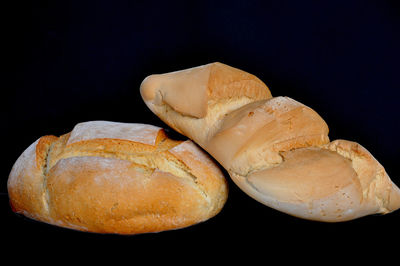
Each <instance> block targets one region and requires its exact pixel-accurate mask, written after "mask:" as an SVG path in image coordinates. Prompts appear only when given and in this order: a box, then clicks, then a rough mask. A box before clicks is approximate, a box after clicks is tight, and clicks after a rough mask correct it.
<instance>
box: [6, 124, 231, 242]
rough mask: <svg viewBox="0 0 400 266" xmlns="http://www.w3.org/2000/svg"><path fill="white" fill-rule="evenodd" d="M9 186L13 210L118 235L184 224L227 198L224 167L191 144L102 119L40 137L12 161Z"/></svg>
mask: <svg viewBox="0 0 400 266" xmlns="http://www.w3.org/2000/svg"><path fill="white" fill-rule="evenodd" d="M107 128H109V129H110V130H107ZM137 129H140V130H139V131H137V135H136V136H132V132H134V131H135V130H137ZM88 132H90V133H88ZM139 132H142V135H140V134H139ZM107 134H108V135H107ZM125 135H126V137H125ZM148 135H151V136H153V140H152V139H151V138H148ZM71 136H73V138H71ZM105 136H109V138H104V137H105ZM98 137H100V138H98ZM101 137H102V138H101ZM115 137H117V138H115ZM133 139H137V140H141V141H143V142H144V143H142V142H140V141H133ZM71 140H74V141H71ZM150 143H153V144H150ZM182 154H183V155H182ZM8 190H9V195H10V202H11V205H12V207H13V210H14V211H16V212H20V213H22V214H24V215H26V216H28V217H31V218H33V219H37V220H40V221H44V222H47V223H50V224H55V225H59V226H63V227H67V228H72V229H76V230H82V231H90V232H100V233H118V234H136V233H145V232H156V231H163V230H169V229H176V228H182V227H185V226H189V225H192V224H195V223H198V222H201V221H204V220H207V219H209V218H210V217H212V216H214V215H216V214H217V213H218V212H219V211H220V210H221V209H222V207H223V205H224V203H225V201H226V199H227V183H226V180H225V178H224V176H223V174H222V172H221V171H220V169H219V168H218V167H216V166H215V164H213V162H212V161H211V159H209V158H208V157H207V155H205V153H204V152H202V151H201V150H200V149H199V148H198V147H196V146H195V145H194V144H193V143H192V142H190V141H183V142H182V141H175V140H172V139H169V138H168V137H167V135H166V134H165V132H164V131H163V130H162V129H160V128H157V127H154V126H150V125H149V126H147V125H142V124H125V123H113V122H105V121H92V122H86V123H81V124H78V125H77V126H76V127H75V128H74V130H73V131H72V132H71V133H68V134H65V135H63V136H61V137H59V138H58V137H55V136H45V137H42V138H40V139H39V140H38V141H36V142H35V143H33V144H32V145H31V146H30V147H29V148H28V149H27V150H26V151H25V152H24V153H23V154H22V155H21V157H20V158H19V159H18V160H17V161H16V163H15V165H14V167H13V169H12V171H11V173H10V176H9V180H8Z"/></svg>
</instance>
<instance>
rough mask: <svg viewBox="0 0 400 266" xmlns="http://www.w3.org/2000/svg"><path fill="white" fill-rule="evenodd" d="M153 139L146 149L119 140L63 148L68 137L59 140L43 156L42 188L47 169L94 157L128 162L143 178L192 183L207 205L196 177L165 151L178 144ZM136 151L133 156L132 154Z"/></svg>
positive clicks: (83, 143) (163, 136)
mask: <svg viewBox="0 0 400 266" xmlns="http://www.w3.org/2000/svg"><path fill="white" fill-rule="evenodd" d="M161 135H162V136H161V137H160V138H157V141H156V145H155V146H152V145H148V144H143V143H138V142H134V141H130V140H123V139H111V138H110V139H92V140H84V141H79V142H75V143H72V144H68V145H66V143H67V142H68V137H69V134H66V135H63V136H61V137H60V138H59V139H58V141H56V143H53V144H52V146H51V149H49V150H48V154H47V155H46V164H45V166H44V167H43V175H44V181H43V186H44V187H45V191H47V188H46V179H47V174H48V172H49V171H50V169H51V168H52V167H53V166H54V165H56V164H57V162H58V161H60V160H62V159H67V158H71V157H84V156H96V157H103V158H113V159H120V160H125V161H129V162H131V163H133V164H135V165H136V166H138V167H140V168H142V170H143V172H142V173H143V174H144V175H150V174H151V173H152V172H153V171H154V170H155V169H159V170H161V171H163V172H167V173H171V174H173V175H175V176H177V177H180V178H185V179H186V180H189V181H191V182H193V184H194V186H193V187H194V188H195V189H196V190H198V191H199V192H200V194H201V195H202V196H203V197H204V199H205V200H206V201H207V202H210V198H209V196H208V194H207V192H206V190H205V188H204V187H203V186H202V185H201V184H200V183H199V182H198V181H197V179H198V178H197V177H196V175H195V174H194V173H193V172H192V171H191V169H190V168H189V167H188V166H187V165H186V164H185V163H184V162H182V161H181V160H180V159H179V158H177V157H175V156H174V155H173V154H171V153H170V152H169V149H171V148H173V147H175V146H177V145H179V144H180V143H182V141H175V140H171V139H168V138H167V137H166V135H165V133H162V134H161ZM132 150H136V152H132ZM43 197H44V204H45V206H47V207H46V208H47V209H48V199H47V194H44V196H43Z"/></svg>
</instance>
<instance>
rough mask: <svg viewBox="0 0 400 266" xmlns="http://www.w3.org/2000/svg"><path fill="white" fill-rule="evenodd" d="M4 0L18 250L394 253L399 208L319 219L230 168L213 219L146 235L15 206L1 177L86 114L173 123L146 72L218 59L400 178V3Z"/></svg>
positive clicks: (4, 209)
mask: <svg viewBox="0 0 400 266" xmlns="http://www.w3.org/2000/svg"><path fill="white" fill-rule="evenodd" d="M3 12H4V13H6V15H7V16H6V18H7V19H6V20H5V23H3V25H4V27H5V29H4V31H3V32H2V35H3V37H4V39H3V42H4V43H5V44H6V49H5V50H3V52H4V54H5V56H6V61H5V63H6V67H7V70H6V72H3V73H4V74H5V76H4V78H3V79H2V94H3V95H4V96H3V97H2V99H3V101H2V105H1V107H0V108H1V117H2V119H3V121H2V123H1V124H0V125H1V130H0V132H1V139H2V140H3V148H2V153H3V154H7V156H4V157H3V158H2V163H1V169H0V171H1V172H0V182H1V183H0V192H1V195H0V196H1V197H0V200H1V213H2V216H1V217H2V218H1V223H3V225H2V226H1V227H0V230H1V232H2V236H3V241H4V242H6V243H9V244H8V247H11V249H12V250H18V251H21V252H22V253H24V252H26V251H27V250H32V249H34V248H35V247H37V248H45V249H46V252H48V251H49V249H51V250H54V251H57V250H58V251H60V252H65V250H64V249H63V248H61V247H63V245H64V244H66V243H71V242H72V243H73V244H71V245H70V244H68V245H69V246H68V247H69V248H70V249H73V250H74V252H73V253H74V254H75V253H79V252H83V253H85V252H84V250H87V249H88V248H89V247H98V248H99V249H96V251H95V252H97V255H96V256H99V254H102V255H103V254H104V255H105V253H101V252H100V251H101V250H103V249H102V248H104V250H106V251H108V252H111V253H112V251H114V250H118V251H119V252H122V251H127V252H128V251H129V252H131V253H132V252H134V253H135V252H136V253H135V254H137V255H138V254H142V252H143V251H144V250H153V249H154V248H156V247H157V248H158V247H161V248H163V249H164V250H165V249H171V250H175V251H176V250H179V249H180V248H186V249H187V250H192V251H193V252H194V253H197V256H199V255H201V254H204V253H205V254H208V253H207V252H210V251H211V252H214V253H219V252H222V249H223V248H226V247H229V248H230V249H228V250H229V251H227V252H222V254H223V256H220V257H221V258H222V259H225V257H226V256H227V257H235V256H245V255H244V253H241V252H243V251H244V248H249V250H251V252H252V255H251V256H252V258H258V257H262V256H264V255H265V254H269V255H268V256H273V255H275V254H276V253H275V251H277V250H282V249H285V250H288V251H289V252H288V253H287V255H286V256H284V257H281V259H283V258H290V257H292V255H290V254H293V253H292V252H293V251H296V250H297V251H300V250H302V249H304V250H305V252H304V253H302V252H299V253H301V255H298V256H297V257H296V256H294V257H295V258H301V257H306V258H308V257H309V256H312V255H310V254H313V253H315V252H319V253H321V254H323V255H324V254H325V255H327V256H328V257H327V258H330V259H332V258H338V257H340V256H343V255H346V254H353V255H354V253H353V249H354V248H356V247H361V246H365V247H366V248H365V249H363V253H362V254H363V255H362V256H361V255H360V256H361V257H364V258H365V257H371V256H372V257H374V256H376V257H378V256H381V255H379V254H382V252H383V253H385V254H387V253H390V252H388V250H385V249H386V247H387V246H390V244H389V241H390V240H392V239H396V237H398V236H399V231H400V230H399V225H400V214H399V212H395V213H392V214H389V215H386V216H369V217H365V218H362V219H358V220H355V221H351V222H346V223H337V224H327V223H318V222H311V221H306V220H301V219H297V218H294V217H291V216H288V215H285V214H282V213H280V212H278V211H275V210H273V209H270V208H268V207H265V206H263V205H261V204H260V203H258V202H256V201H254V200H252V199H251V198H249V197H248V196H246V195H245V194H244V193H243V192H241V191H240V190H239V189H238V188H237V187H235V185H234V184H233V183H232V182H231V181H230V180H229V182H230V195H229V199H228V202H227V203H226V206H225V208H224V209H223V211H222V212H221V213H220V214H219V215H217V216H216V217H215V218H213V219H210V220H209V221H207V222H204V223H202V224H199V225H196V226H193V227H190V228H186V229H182V230H176V231H170V232H163V233H157V234H145V235H138V236H116V235H98V234H89V233H82V232H77V231H72V230H68V229H62V228H58V227H54V226H50V225H47V224H43V223H38V222H34V221H32V220H29V219H26V218H23V217H22V216H17V215H15V214H13V213H12V212H11V209H10V208H9V205H8V197H7V188H6V182H7V178H8V174H9V172H10V169H11V167H12V165H13V163H14V162H15V160H16V159H17V158H18V156H19V155H20V154H21V153H22V152H23V151H24V149H25V148H27V147H28V146H29V145H30V144H31V143H32V142H34V141H35V140H36V139H37V138H39V137H40V136H43V135H47V134H53V135H61V134H64V133H66V132H69V131H70V130H71V129H72V128H73V126H74V125H75V124H76V123H78V122H83V121H89V120H109V121H118V122H136V123H148V124H153V125H158V126H162V127H166V126H165V125H164V124H163V123H162V122H161V121H160V120H159V119H158V118H157V117H156V116H155V115H153V114H152V113H151V112H150V111H149V110H148V109H147V108H146V106H145V105H144V103H143V102H142V100H141V98H140V95H139V91H138V88H139V85H140V83H141V81H142V80H143V79H144V78H145V77H146V76H147V75H149V74H153V73H164V72H169V71H175V70H180V69H185V68H188V67H193V66H198V65H202V64H206V63H210V62H215V61H220V62H222V63H226V64H229V65H231V66H234V67H237V68H240V69H243V70H245V71H247V72H250V73H252V74H255V75H256V76H258V77H259V78H260V79H262V80H263V81H264V82H265V83H266V84H267V85H268V86H269V87H270V89H271V91H272V94H273V95H274V96H280V95H282V96H289V97H291V98H293V99H296V100H298V101H300V102H302V103H304V104H306V105H307V106H310V107H311V108H313V109H314V110H316V111H317V112H318V113H319V114H320V115H321V116H322V117H323V118H324V119H325V121H326V122H327V124H328V125H329V128H330V138H331V140H334V139H338V138H341V139H348V140H353V141H356V142H359V143H360V144H362V145H363V146H364V147H365V148H367V149H368V150H369V151H370V152H371V153H372V154H373V155H374V156H375V158H377V159H378V160H379V162H380V163H381V164H382V165H384V167H385V168H386V170H387V172H388V174H389V176H390V177H391V178H392V180H393V181H394V182H395V183H397V184H398V185H400V171H399V168H398V158H399V155H400V153H399V151H400V145H399V142H398V139H397V137H398V136H397V135H398V132H399V123H398V122H399V114H400V112H399V111H398V108H399V104H398V97H397V96H398V89H399V88H400V81H399V78H398V74H399V69H400V68H399V62H400V52H399V47H400V37H399V36H400V35H399V32H400V5H399V4H398V2H396V1H328V2H327V1H274V2H269V1H219V2H217V1H201V2H189V1H188V2H187V3H177V2H168V1H165V2H163V3H155V2H152V1H93V2H85V1H79V2H78V1H76V2H73V1H48V2H46V1H32V3H30V4H24V5H22V4H16V5H15V6H10V7H5V8H4V9H3ZM176 136H177V135H176ZM39 240H43V243H46V244H45V246H43V245H38V241H39ZM258 240H262V241H261V242H260V243H261V244H255V243H257V242H256V241H258ZM371 241H372V242H371ZM396 242H398V240H397V241H396ZM199 243H203V244H202V245H201V246H198V245H197V244H199ZM204 243H207V244H204ZM334 243H340V244H334ZM256 246H257V247H258V248H256ZM330 247H334V249H330ZM236 250H237V252H236ZM384 250H385V251H384ZM3 251H5V250H4V249H3ZM157 252H158V251H157ZM157 252H156V254H158V253H157ZM176 252H177V251H176ZM129 254H130V253H129ZM171 254H175V253H171ZM246 254H247V253H246ZM305 254H308V255H305ZM22 257H23V256H22ZM156 257H157V256H156ZM156 257H154V258H153V257H149V258H150V259H155V258H156ZM381 257H382V256H381ZM383 257H384V256H383ZM200 262H201V260H200Z"/></svg>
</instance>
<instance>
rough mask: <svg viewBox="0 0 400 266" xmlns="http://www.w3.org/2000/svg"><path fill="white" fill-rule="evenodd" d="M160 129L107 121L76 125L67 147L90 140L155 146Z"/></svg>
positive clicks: (144, 125)
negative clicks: (130, 142) (104, 139)
mask: <svg viewBox="0 0 400 266" xmlns="http://www.w3.org/2000/svg"><path fill="white" fill-rule="evenodd" d="M160 129H161V128H159V127H156V126H152V125H146V124H132V123H119V122H109V121H90V122H83V123H79V124H77V125H76V126H75V127H74V129H73V130H72V132H71V136H70V138H69V139H68V142H67V145H68V144H72V143H74V142H79V141H82V140H91V139H102V138H112V139H124V140H131V141H135V142H140V143H143V144H149V145H155V141H156V137H157V134H158V132H159V131H160Z"/></svg>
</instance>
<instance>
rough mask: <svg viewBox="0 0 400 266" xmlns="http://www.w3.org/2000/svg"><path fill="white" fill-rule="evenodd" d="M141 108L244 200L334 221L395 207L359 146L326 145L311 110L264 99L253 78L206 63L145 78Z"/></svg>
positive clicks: (321, 124) (391, 192) (386, 184)
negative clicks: (206, 158) (199, 151)
mask: <svg viewBox="0 0 400 266" xmlns="http://www.w3.org/2000/svg"><path fill="white" fill-rule="evenodd" d="M140 91H141V95H142V97H143V100H144V101H145V103H146V105H147V106H148V107H149V108H150V109H151V110H152V111H153V112H154V113H155V114H156V115H157V116H159V117H160V118H161V119H162V120H163V121H164V122H165V123H167V124H168V125H169V126H171V127H172V128H174V129H175V130H177V131H178V132H180V133H182V134H183V135H185V136H188V137H189V138H191V139H192V140H194V141H195V142H196V143H198V144H199V145H200V146H201V147H203V148H204V149H205V150H206V151H208V152H209V153H210V154H211V155H212V156H213V157H214V158H215V159H216V160H217V161H218V162H220V163H221V165H222V166H223V167H224V168H226V170H227V171H228V172H229V174H230V176H231V178H232V179H233V181H234V182H235V183H236V184H237V185H238V186H239V187H240V188H241V189H242V190H243V191H244V192H246V193H247V194H248V195H250V196H251V197H253V198H254V199H256V200H258V201H260V202H262V203H263V204H265V205H267V206H270V207H272V208H275V209H277V210H280V211H282V212H285V213H288V214H291V215H294V216H297V217H301V218H305V219H311V220H319V221H326V222H338V221H346V220H351V219H355V218H358V217H361V216H365V215H369V214H374V213H382V214H385V213H388V212H391V211H394V210H396V209H398V208H399V207H400V190H399V188H398V187H397V186H396V185H395V184H394V183H392V181H391V180H390V178H389V177H388V175H387V173H386V172H385V170H384V168H383V167H382V166H381V165H380V164H379V163H378V162H377V160H375V159H374V157H373V156H372V155H371V154H370V153H369V152H368V151H367V150H366V149H365V148H363V147H362V146H361V145H359V144H357V143H355V142H351V141H346V140H335V141H333V142H330V141H329V138H328V131H329V129H328V126H327V124H326V123H325V121H324V120H323V119H322V118H321V117H320V116H319V115H318V114H317V113H316V112H315V111H314V110H312V109H311V108H309V107H307V106H305V105H303V104H301V103H299V102H297V101H295V100H293V99H291V98H288V97H272V96H271V93H270V91H269V89H268V87H267V86H266V85H265V84H264V83H263V82H262V81H260V80H259V79H258V78H257V77H255V76H253V75H251V74H248V73H246V72H244V71H241V70H239V69H236V68H232V67H230V66H227V65H224V64H221V63H212V64H208V65H204V66H200V67H195V68H191V69H187V70H182V71H176V72H172V73H166V74H159V75H151V76H148V77H147V78H146V79H145V80H144V81H143V82H142V84H141V88H140Z"/></svg>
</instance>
